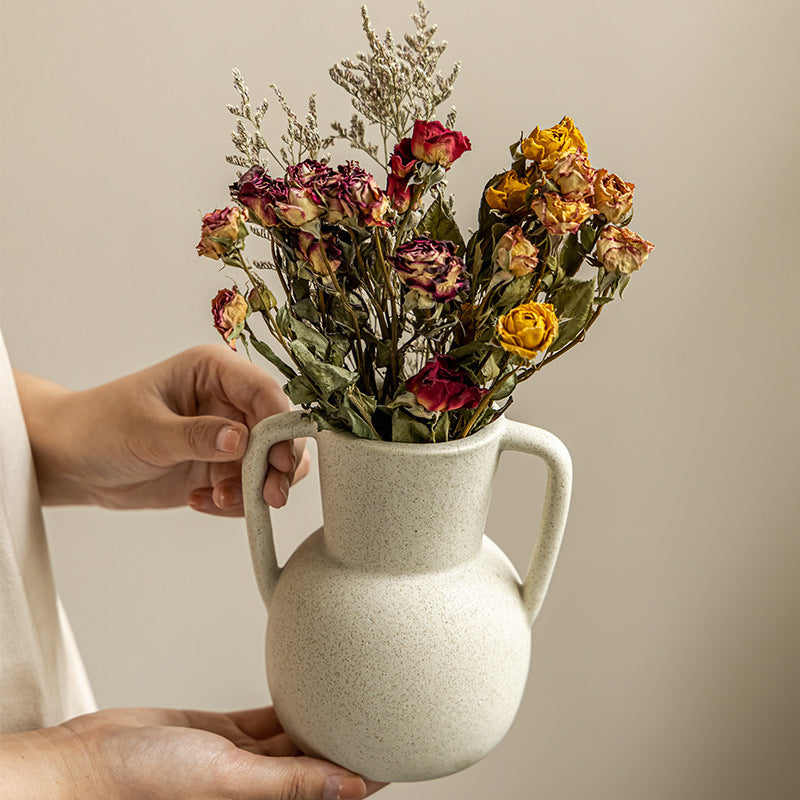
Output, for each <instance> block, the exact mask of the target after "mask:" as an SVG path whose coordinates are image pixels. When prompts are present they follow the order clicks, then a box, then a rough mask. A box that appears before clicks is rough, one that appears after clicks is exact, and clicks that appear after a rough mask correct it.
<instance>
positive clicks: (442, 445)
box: [317, 414, 506, 454]
mask: <svg viewBox="0 0 800 800" xmlns="http://www.w3.org/2000/svg"><path fill="white" fill-rule="evenodd" d="M505 422H506V416H505V414H501V415H500V416H499V417H497V419H495V420H492V422H490V423H489V424H488V425H485V426H484V427H483V428H481V429H480V430H479V431H478V432H477V433H471V434H470V435H469V436H466V437H464V438H463V439H451V440H450V441H447V442H387V441H384V440H383V439H363V438H362V437H360V436H356V435H355V434H353V433H350V432H349V431H333V430H328V429H323V430H319V431H318V432H317V437H321V436H325V438H328V437H331V438H333V439H340V440H350V441H353V442H359V447H368V448H372V449H375V450H392V449H397V448H402V450H403V451H404V452H406V453H414V452H415V451H416V450H418V451H419V453H420V454H422V453H430V452H431V451H435V452H437V453H455V452H461V451H463V450H471V449H473V448H477V447H480V446H481V445H483V444H485V442H486V441H488V440H490V439H492V438H494V437H495V436H497V435H499V433H500V431H501V428H502V427H503V424H504V423H505Z"/></svg>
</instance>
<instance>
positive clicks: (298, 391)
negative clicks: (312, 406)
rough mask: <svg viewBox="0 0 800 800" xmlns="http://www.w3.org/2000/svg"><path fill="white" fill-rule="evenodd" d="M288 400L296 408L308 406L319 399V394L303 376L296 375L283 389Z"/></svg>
mask: <svg viewBox="0 0 800 800" xmlns="http://www.w3.org/2000/svg"><path fill="white" fill-rule="evenodd" d="M283 391H284V392H286V394H287V396H288V397H289V399H290V400H291V401H292V402H293V403H294V404H295V405H297V406H302V405H308V404H309V403H313V402H314V401H315V400H317V399H318V398H319V394H318V392H317V390H316V389H315V388H314V386H313V385H312V384H311V382H310V381H309V380H308V378H306V377H305V375H297V376H296V377H294V378H292V379H291V380H290V381H289V382H288V383H287V384H286V385H285V386H284V387H283Z"/></svg>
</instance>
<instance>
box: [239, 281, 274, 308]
mask: <svg viewBox="0 0 800 800" xmlns="http://www.w3.org/2000/svg"><path fill="white" fill-rule="evenodd" d="M247 304H248V305H249V306H250V310H251V311H269V310H270V309H271V308H275V306H276V305H277V304H278V301H277V300H276V299H275V295H274V294H272V292H271V291H270V290H269V289H268V288H267V287H266V286H265V285H264V284H263V283H262V284H261V285H259V286H254V287H253V288H252V289H251V290H250V293H249V294H248V295H247Z"/></svg>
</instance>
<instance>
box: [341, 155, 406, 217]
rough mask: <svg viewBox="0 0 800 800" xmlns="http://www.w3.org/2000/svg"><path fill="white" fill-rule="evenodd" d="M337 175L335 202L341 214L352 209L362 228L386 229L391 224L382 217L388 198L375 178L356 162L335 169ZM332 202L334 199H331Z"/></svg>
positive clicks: (346, 163)
mask: <svg viewBox="0 0 800 800" xmlns="http://www.w3.org/2000/svg"><path fill="white" fill-rule="evenodd" d="M337 172H338V174H339V185H338V189H339V191H338V194H337V196H336V198H335V200H336V201H338V202H339V203H341V207H342V213H343V214H344V211H345V209H347V208H348V207H350V208H354V209H355V211H356V217H357V220H358V223H359V224H360V225H362V226H364V227H374V226H380V227H388V226H389V225H391V223H390V222H389V221H388V220H385V219H384V218H383V217H384V215H385V214H386V211H387V210H388V208H389V198H388V197H387V196H386V195H385V194H384V192H383V191H382V190H381V188H380V187H379V186H378V184H377V182H376V180H375V178H374V177H373V176H372V175H370V173H369V172H367V171H366V170H365V169H363V168H362V167H361V166H360V165H359V164H358V162H356V161H347V162H345V163H344V164H340V165H339V167H338V168H337ZM331 200H332V202H333V200H334V198H331Z"/></svg>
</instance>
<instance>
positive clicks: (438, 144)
mask: <svg viewBox="0 0 800 800" xmlns="http://www.w3.org/2000/svg"><path fill="white" fill-rule="evenodd" d="M467 150H472V145H471V144H470V143H469V139H468V138H467V137H466V136H464V134H463V133H460V132H459V131H451V130H449V129H448V128H445V127H444V125H442V123H441V122H436V121H435V120H434V121H432V122H425V121H424V120H421V119H418V120H417V121H416V122H415V123H414V132H413V133H412V135H411V153H412V154H413V156H414V158H418V159H419V160H420V161H424V162H425V163H426V164H440V165H441V166H443V167H444V168H445V169H449V168H450V166H451V164H452V163H453V162H454V161H455V160H456V159H457V158H460V157H461V156H462V155H463V154H464V153H465V152H466V151H467Z"/></svg>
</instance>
